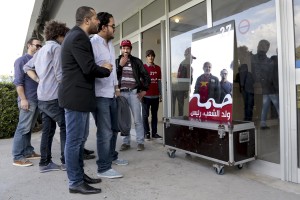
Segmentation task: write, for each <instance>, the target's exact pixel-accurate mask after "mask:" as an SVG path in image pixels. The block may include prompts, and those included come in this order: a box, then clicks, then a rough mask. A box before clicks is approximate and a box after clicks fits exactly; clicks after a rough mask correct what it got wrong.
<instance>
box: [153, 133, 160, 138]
mask: <svg viewBox="0 0 300 200" xmlns="http://www.w3.org/2000/svg"><path fill="white" fill-rule="evenodd" d="M152 138H156V139H162V137H161V136H160V135H158V134H156V133H155V134H152Z"/></svg>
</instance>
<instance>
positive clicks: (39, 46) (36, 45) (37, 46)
mask: <svg viewBox="0 0 300 200" xmlns="http://www.w3.org/2000/svg"><path fill="white" fill-rule="evenodd" d="M31 45H33V46H35V47H36V48H37V49H40V48H42V47H43V46H42V45H40V44H31Z"/></svg>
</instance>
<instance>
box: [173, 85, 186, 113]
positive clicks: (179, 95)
mask: <svg viewBox="0 0 300 200" xmlns="http://www.w3.org/2000/svg"><path fill="white" fill-rule="evenodd" d="M185 93H186V92H185V91H173V95H172V115H173V116H175V108H176V99H177V104H178V116H183V107H184V97H185V95H186V94H185Z"/></svg>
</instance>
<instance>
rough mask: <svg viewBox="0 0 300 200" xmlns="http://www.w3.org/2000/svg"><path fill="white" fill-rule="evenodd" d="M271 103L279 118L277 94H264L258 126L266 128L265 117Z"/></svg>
mask: <svg viewBox="0 0 300 200" xmlns="http://www.w3.org/2000/svg"><path fill="white" fill-rule="evenodd" d="M271 101H272V102H273V104H274V106H275V108H276V110H277V113H278V116H279V96H278V94H264V95H263V106H262V110H261V120H260V126H261V127H263V126H267V124H266V120H267V115H268V111H269V107H270V104H271Z"/></svg>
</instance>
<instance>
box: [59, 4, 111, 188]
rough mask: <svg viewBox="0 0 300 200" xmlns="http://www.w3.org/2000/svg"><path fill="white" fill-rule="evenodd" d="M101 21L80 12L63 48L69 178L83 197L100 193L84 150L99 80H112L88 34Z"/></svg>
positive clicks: (62, 89) (88, 10) (86, 9)
mask: <svg viewBox="0 0 300 200" xmlns="http://www.w3.org/2000/svg"><path fill="white" fill-rule="evenodd" d="M98 26H99V19H98V18H97V14H96V12H95V10H94V9H93V8H90V7H86V6H82V7H80V8H78V9H77V11H76V26H75V27H74V28H72V29H71V30H70V31H69V33H68V34H67V35H66V37H65V40H64V42H63V43H62V49H61V62H62V82H61V85H60V87H59V93H58V99H59V104H60V106H61V107H63V108H64V109H65V118H66V130H67V133H66V135H67V138H66V145H65V156H66V165H67V173H68V178H69V192H70V193H81V194H96V193H100V192H101V189H97V188H94V187H91V186H89V185H88V183H89V184H92V183H99V182H100V181H101V179H92V178H90V177H88V176H87V175H86V174H84V170H83V148H84V142H85V140H86V131H85V129H86V126H87V125H88V123H89V118H88V116H89V112H91V111H94V110H95V108H96V107H95V106H96V97H95V78H96V77H98V78H102V77H108V76H109V75H110V72H111V70H112V66H111V64H103V66H102V67H99V66H98V65H96V64H95V60H94V55H93V49H92V45H91V42H90V39H89V37H88V35H90V34H96V33H97V32H98Z"/></svg>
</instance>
